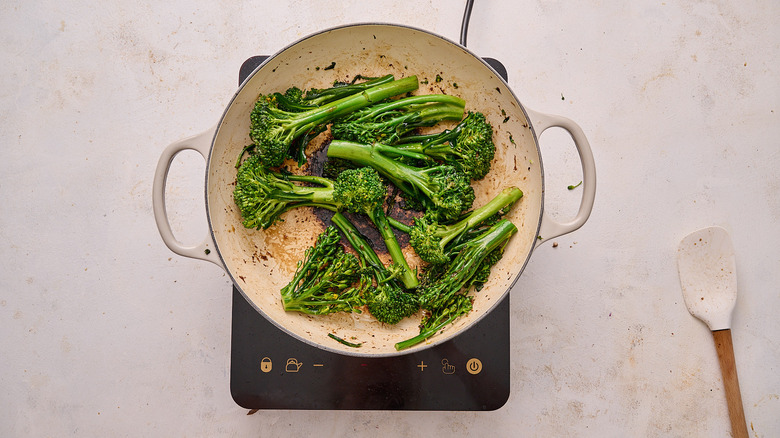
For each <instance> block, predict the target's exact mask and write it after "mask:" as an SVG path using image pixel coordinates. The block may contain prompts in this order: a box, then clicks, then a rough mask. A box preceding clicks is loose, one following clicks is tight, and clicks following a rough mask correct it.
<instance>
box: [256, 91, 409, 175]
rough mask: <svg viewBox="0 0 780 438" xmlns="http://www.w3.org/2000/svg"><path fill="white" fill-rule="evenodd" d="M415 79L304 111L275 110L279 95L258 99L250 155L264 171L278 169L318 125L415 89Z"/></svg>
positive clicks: (319, 127)
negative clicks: (295, 145)
mask: <svg viewBox="0 0 780 438" xmlns="http://www.w3.org/2000/svg"><path fill="white" fill-rule="evenodd" d="M417 87H418V83H417V77H416V76H410V77H407V78H403V79H399V80H395V81H392V82H388V83H384V84H380V85H375V86H372V87H370V88H367V89H364V90H362V92H359V93H355V94H352V95H349V96H347V97H343V98H341V99H338V100H335V101H332V102H329V103H326V104H323V105H321V106H317V107H316V108H313V109H309V110H306V111H300V112H295V111H289V110H285V109H283V108H280V107H279V94H278V93H276V94H269V95H261V96H259V98H258V100H257V102H256V103H255V107H254V109H253V110H252V112H251V114H250V130H249V137H250V138H251V139H252V141H253V142H254V145H255V148H254V153H255V154H257V155H259V156H260V157H261V158H262V163H263V165H264V166H266V167H275V166H279V165H281V164H282V163H283V162H284V160H285V159H286V158H287V157H288V156H290V148H291V146H292V145H293V142H294V141H295V140H296V139H298V138H300V137H301V136H304V135H310V134H311V133H313V132H316V131H318V130H320V129H322V128H321V125H324V124H327V123H329V122H330V121H332V120H334V119H336V118H338V117H342V116H344V115H346V114H349V113H351V112H353V111H356V110H358V109H360V108H364V107H366V106H369V105H371V104H374V103H377V102H380V101H383V100H385V99H387V98H390V97H393V96H397V95H401V94H404V93H407V92H409V91H413V90H415V89H417Z"/></svg>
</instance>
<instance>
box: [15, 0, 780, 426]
mask: <svg viewBox="0 0 780 438" xmlns="http://www.w3.org/2000/svg"><path fill="white" fill-rule="evenodd" d="M0 11H2V13H0V23H1V24H2V26H0V38H1V39H0V50H2V53H3V55H4V56H3V57H4V58H5V59H6V61H5V62H4V63H3V66H2V67H0V69H2V74H1V75H0V111H1V112H2V114H3V123H2V124H0V139H1V140H2V147H0V242H2V243H0V256H2V259H3V263H2V266H1V267H0V333H2V350H0V351H2V353H0V356H2V360H0V384H1V386H2V388H3V391H2V392H1V393H0V436H4V437H29V436H35V437H37V436H70V435H73V436H139V435H140V436H165V437H170V436H193V437H194V436H209V437H217V436H274V437H276V436H278V437H304V436H305V437H309V436H315V435H316V436H328V437H331V436H332V437H340V436H346V435H353V434H354V435H356V436H364V435H368V434H372V435H374V436H405V437H416V436H485V435H486V434H488V433H489V434H490V435H491V436H507V437H509V436H545V437H549V436H597V437H603V436H609V437H624V436H648V437H656V436H657V437H672V436H680V437H692V436H700V437H727V436H729V423H728V416H727V413H726V402H725V398H724V394H723V386H722V383H721V378H720V371H719V369H718V362H717V357H716V353H715V348H714V345H713V342H712V339H711V335H710V333H709V331H708V330H707V328H706V326H705V325H704V324H702V323H701V322H699V321H698V320H696V319H694V318H693V317H691V316H690V315H689V314H688V313H687V311H686V309H685V306H684V303H683V300H682V295H681V291H680V286H679V281H678V276H677V268H676V261H675V250H676V247H677V243H678V242H679V241H680V239H681V238H682V237H683V236H685V235H686V234H688V233H689V232H691V231H693V230H695V229H698V228H701V227H704V226H708V225H720V226H723V227H725V228H726V229H728V230H729V232H730V233H731V236H732V239H733V241H734V246H735V251H736V258H737V266H738V285H739V299H738V303H737V307H736V310H735V313H734V320H733V336H734V347H735V353H736V361H737V368H738V372H739V379H740V383H741V387H742V398H743V401H744V407H745V415H746V418H747V422H748V430H749V433H750V436H752V437H774V436H780V416H778V415H777V413H778V412H780V377H779V376H780V370H779V369H778V366H780V341H778V339H779V338H780V322H778V321H779V320H778V318H777V314H778V309H780V289H778V284H780V269H778V268H780V249H778V242H780V176H778V175H779V174H778V169H780V122H779V121H778V115H779V114H778V112H780V92H779V90H780V87H779V86H778V84H780V28H778V26H777V22H778V18H780V5H779V4H778V3H776V2H774V1H753V2H739V3H736V2H722V1H715V2H697V3H691V2H683V3H682V4H678V3H677V2H649V1H640V2H616V1H612V2H595V1H590V2H570V3H562V2H525V1H523V2H509V1H479V0H478V1H477V2H476V4H475V7H474V12H473V14H472V21H471V25H470V28H469V39H468V46H469V48H470V49H471V50H472V51H474V52H475V53H478V54H480V55H481V56H489V57H493V58H496V59H499V60H501V61H502V62H503V63H504V65H505V66H506V67H507V70H508V74H509V85H510V86H511V87H512V89H513V90H514V91H515V93H516V94H517V95H518V97H519V99H520V100H521V101H522V102H523V104H524V105H527V106H528V107H530V108H532V109H535V110H538V111H543V112H548V113H553V114H559V115H562V116H566V117H569V118H571V119H573V120H575V121H576V122H577V123H578V124H579V125H580V126H581V127H582V128H583V129H584V131H585V133H586V135H587V136H588V139H589V140H590V143H591V147H592V148H593V152H594V155H595V159H596V167H597V172H598V192H597V197H596V203H595V207H594V209H593V214H592V215H591V217H590V219H589V221H588V223H587V224H585V226H584V227H583V228H581V229H580V230H577V231H576V232H574V233H572V234H570V235H567V236H564V237H561V238H559V239H556V242H557V246H556V247H553V245H552V244H550V243H546V244H545V245H543V246H541V247H540V248H539V249H538V250H537V251H535V252H534V254H533V257H532V258H531V261H530V262H529V264H528V266H527V268H526V270H525V272H524V273H523V276H522V277H521V278H520V280H519V281H518V283H517V285H516V288H515V290H513V291H512V293H513V299H512V302H511V321H510V323H511V336H512V347H511V367H512V381H511V395H510V398H509V401H508V402H507V403H506V405H505V406H504V407H502V408H501V409H499V410H497V411H493V412H484V413H474V412H468V413H463V412H359V411H349V412H316V411H259V412H257V413H255V414H253V415H251V416H247V415H246V413H247V412H246V410H245V409H243V408H240V407H239V406H237V405H236V404H235V403H234V402H233V400H232V399H231V396H230V392H229V360H230V356H229V354H230V308H231V307H230V304H231V285H230V281H229V278H228V277H227V275H225V274H224V273H223V271H222V270H221V269H220V268H219V267H217V266H214V265H212V264H209V263H205V262H202V261H196V260H190V259H186V258H183V257H180V256H177V255H175V254H173V253H171V252H170V251H169V250H168V249H167V248H166V247H165V246H164V245H163V243H162V241H161V239H160V236H159V233H158V231H157V228H156V226H155V223H154V219H153V216H152V207H151V184H152V176H153V174H154V169H155V166H156V164H157V159H158V158H159V156H160V154H161V152H162V150H163V149H164V148H165V147H166V146H167V145H168V144H169V143H171V142H173V141H176V140H178V139H181V138H183V137H186V136H189V135H192V134H196V133H199V132H202V131H203V130H205V129H206V128H208V127H209V126H213V125H214V123H216V122H217V121H218V120H219V118H220V116H221V114H222V111H223V110H224V107H225V105H227V103H228V102H229V99H230V98H231V97H232V95H233V93H234V92H235V90H236V87H237V77H238V68H239V66H240V65H241V63H242V62H243V60H244V59H246V58H248V57H250V56H252V55H258V54H273V53H275V52H277V51H279V50H280V49H282V48H283V47H284V46H286V45H287V44H289V43H291V42H293V41H295V40H297V39H299V38H301V37H303V36H305V35H307V34H310V33H312V32H315V31H317V30H320V29H323V28H327V27H332V26H337V25H342V24H348V23H355V22H390V23H398V24H404V25H410V26H414V27H419V28H423V29H426V30H429V31H432V32H435V33H438V34H440V35H442V36H444V37H447V38H449V39H452V40H457V39H458V36H459V31H460V23H461V18H462V14H463V3H462V2H455V1H450V2H413V3H407V4H403V3H398V2H392V1H384V0H383V1H375V2H366V1H362V2H360V1H349V2H342V3H336V2H316V1H289V2H284V1H281V2H265V3H259V4H250V3H242V2H226V1H218V2H213V1H212V2H209V1H202V0H196V1H195V2H172V3H166V2H143V1H142V2H117V1H109V2H101V3H95V2H85V1H80V0H77V1H70V2H55V1H51V0H38V1H33V2H22V1H10V2H5V3H4V5H3V6H1V7H0ZM541 143H542V148H543V157H544V160H545V171H546V184H547V201H546V207H547V211H549V212H550V213H551V214H553V215H554V216H556V217H559V218H562V219H565V218H566V217H569V216H571V215H573V213H574V211H576V208H577V205H578V200H579V196H578V195H579V193H577V192H570V191H569V190H567V189H566V186H567V185H569V184H573V183H576V182H577V181H579V180H580V179H581V175H580V169H579V164H578V160H577V157H576V152H575V150H574V148H573V147H571V141H570V140H569V139H568V138H567V136H566V135H565V134H563V133H562V132H557V131H548V132H546V133H545V134H544V135H543V136H542V137H541ZM203 172H204V164H203V161H202V159H200V157H199V156H198V155H197V154H196V153H194V152H193V153H183V154H181V155H180V156H178V157H177V158H176V160H175V163H174V166H173V168H172V170H171V173H170V175H169V189H168V190H169V203H168V208H169V210H170V212H171V221H172V225H173V228H174V231H175V232H176V235H177V237H179V238H180V240H182V241H185V242H188V241H195V240H196V239H198V238H199V237H200V236H202V234H203V233H205V230H206V227H207V225H206V218H205V213H204V210H203V202H204V201H203V192H202V190H203V189H202V179H203Z"/></svg>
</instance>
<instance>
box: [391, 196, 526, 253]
mask: <svg viewBox="0 0 780 438" xmlns="http://www.w3.org/2000/svg"><path fill="white" fill-rule="evenodd" d="M522 196H523V192H522V191H521V190H520V189H518V188H517V187H509V188H506V189H504V190H503V191H501V193H499V194H498V195H497V196H496V197H495V198H493V199H492V200H490V202H488V203H487V204H485V205H483V206H482V207H480V208H478V209H476V210H474V211H472V212H471V213H469V214H468V216H466V217H465V218H463V219H461V220H460V221H458V222H456V223H453V224H449V225H443V224H441V223H439V222H438V221H437V220H436V219H435V218H432V217H431V216H430V215H428V214H427V213H426V214H424V215H423V216H422V217H419V218H416V219H415V220H414V225H413V226H411V227H408V228H407V229H406V230H405V231H407V232H408V234H409V244H410V245H411V246H412V247H413V248H414V250H415V251H416V252H417V255H419V256H420V258H421V259H422V260H423V261H425V262H428V263H433V264H442V263H447V262H449V261H450V254H448V252H447V251H446V247H447V245H448V244H449V243H450V242H452V241H453V240H455V239H456V238H457V237H458V236H461V235H463V234H464V233H466V232H468V231H469V230H472V229H474V228H475V227H477V226H479V225H480V224H482V223H483V221H485V220H486V219H488V218H490V217H492V216H494V215H496V214H500V213H502V212H503V211H504V210H506V209H508V208H509V207H511V206H512V205H513V204H514V203H515V202H517V201H518V200H519V199H520V198H521V197H522Z"/></svg>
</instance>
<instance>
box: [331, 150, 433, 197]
mask: <svg viewBox="0 0 780 438" xmlns="http://www.w3.org/2000/svg"><path fill="white" fill-rule="evenodd" d="M327 155H328V158H342V159H345V160H349V161H352V162H353V163H357V164H359V165H361V166H369V167H373V168H374V169H376V170H377V172H379V173H380V174H382V175H384V176H385V177H386V178H388V179H389V180H390V182H392V183H393V184H394V185H395V186H396V187H398V188H399V189H401V190H402V191H404V192H405V193H407V194H410V195H414V194H417V193H418V192H417V188H419V189H420V190H423V188H424V187H425V185H426V184H425V183H424V182H425V180H426V179H427V178H426V177H425V176H424V175H422V174H421V172H420V171H419V170H418V169H416V168H414V167H411V166H407V165H405V164H403V163H400V162H398V161H396V160H393V159H392V158H388V157H386V156H384V155H382V153H380V152H379V150H378V147H377V146H376V145H364V144H360V143H355V142H351V141H344V140H333V141H332V142H331V143H330V145H329V146H328V153H327ZM399 176H400V177H399ZM413 182H417V183H418V184H414V183H413ZM424 194H425V195H426V196H431V193H426V192H424Z"/></svg>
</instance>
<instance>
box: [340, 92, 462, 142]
mask: <svg viewBox="0 0 780 438" xmlns="http://www.w3.org/2000/svg"><path fill="white" fill-rule="evenodd" d="M465 105H466V102H465V101H463V99H461V98H458V97H454V96H448V95H446V94H427V95H420V96H410V97H405V98H402V99H398V100H393V101H389V102H385V103H382V104H378V105H371V106H369V107H366V108H363V109H361V110H358V111H355V112H353V113H350V114H349V115H347V116H345V117H342V118H340V119H337V120H336V121H335V122H334V123H333V126H332V127H331V133H332V134H333V138H336V139H339V140H349V141H356V142H359V143H366V144H368V143H374V142H381V143H387V144H392V143H395V142H396V141H398V140H399V139H400V138H401V136H403V135H404V134H406V133H407V132H410V131H412V130H414V129H416V128H419V127H423V126H433V125H435V124H436V123H439V122H441V121H443V120H460V119H461V118H463V110H464V107H465Z"/></svg>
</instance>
